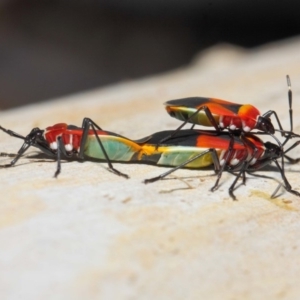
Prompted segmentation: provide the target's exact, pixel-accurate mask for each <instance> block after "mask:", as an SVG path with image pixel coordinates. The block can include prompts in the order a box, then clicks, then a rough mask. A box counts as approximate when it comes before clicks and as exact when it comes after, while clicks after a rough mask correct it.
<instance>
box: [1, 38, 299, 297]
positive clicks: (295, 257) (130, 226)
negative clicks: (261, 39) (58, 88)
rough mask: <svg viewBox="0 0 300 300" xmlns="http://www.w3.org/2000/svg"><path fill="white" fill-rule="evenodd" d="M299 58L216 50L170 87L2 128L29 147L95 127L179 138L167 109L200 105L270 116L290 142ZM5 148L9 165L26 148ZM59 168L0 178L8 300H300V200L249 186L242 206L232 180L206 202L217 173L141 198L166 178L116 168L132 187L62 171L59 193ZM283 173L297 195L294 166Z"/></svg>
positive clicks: (6, 143) (105, 98)
mask: <svg viewBox="0 0 300 300" xmlns="http://www.w3.org/2000/svg"><path fill="white" fill-rule="evenodd" d="M299 50H300V40H299V39H298V40H297V39H295V40H287V41H284V42H282V43H277V44H271V45H268V46H266V47H262V48H258V49H254V50H252V51H246V50H243V49H238V48H234V47H230V46H228V45H220V46H219V47H215V48H213V49H210V50H209V51H207V52H206V53H203V54H201V55H200V56H199V57H198V58H197V59H195V60H194V62H193V64H191V66H188V67H187V68H183V69H180V70H176V71H174V72H170V73H168V74H164V75H161V76H157V77H153V78H146V79H143V80H139V81H133V82H124V83H121V84H118V85H114V86H111V87H107V88H105V89H100V90H93V91H90V92H87V93H82V94H77V95H71V96H69V97H65V98H62V99H58V100H55V101H49V102H47V103H45V104H40V105H32V106H27V107H22V108H18V109H14V110H10V111H6V112H2V113H0V124H1V125H2V126H3V127H6V128H9V129H12V130H14V131H16V132H18V133H20V134H23V135H25V134H27V133H28V132H29V131H30V130H31V128H33V127H35V126H38V127H40V128H44V127H46V126H49V125H53V124H55V123H58V122H67V123H70V124H75V125H80V124H81V121H82V119H83V117H90V118H91V119H93V120H94V121H95V122H97V123H98V124H99V125H100V126H101V127H102V128H104V129H106V130H110V131H114V132H117V133H120V134H122V135H125V136H128V137H130V138H141V137H143V136H146V135H149V134H150V133H152V132H155V131H159V130H164V129H173V128H176V127H177V126H178V125H179V122H178V121H176V120H175V119H171V118H170V117H169V116H168V115H167V114H166V112H165V111H164V107H163V105H162V104H163V102H165V101H167V100H169V99H176V98H181V97H188V96H196V95H197V96H211V97H218V98H223V99H227V100H231V101H233V102H239V103H252V104H254V105H256V106H257V107H258V108H259V109H260V111H261V112H266V111H268V110H270V109H274V110H276V111H277V112H278V115H279V117H280V119H281V120H282V122H283V124H284V127H285V128H288V126H289V121H288V120H289V118H288V104H287V86H286V80H285V75H286V74H289V75H290V76H291V80H292V86H293V93H294V115H295V120H294V123H295V124H294V125H295V126H294V127H295V131H297V132H300V121H299V117H298V116H299V115H300V105H299V101H300V59H299ZM0 141H1V143H0V145H1V147H0V152H13V153H15V152H16V151H17V150H18V149H19V147H20V140H17V139H14V138H11V137H9V136H8V135H6V134H4V133H2V132H0ZM34 153H35V150H34V149H32V150H31V152H30V154H34ZM292 156H294V157H297V156H300V150H299V149H295V151H294V152H293V153H292ZM7 162H9V159H7V158H3V157H2V158H1V164H4V163H7ZM55 167H56V165H55V163H54V162H53V161H52V160H49V161H48V160H47V161H45V160H42V161H41V160H39V159H38V158H28V157H24V158H22V159H21V160H20V162H19V163H18V164H17V166H16V167H14V168H10V169H1V170H0V178H1V181H0V187H1V200H0V245H1V246H0V298H1V299H64V300H66V299H72V300H73V299H299V294H300V288H299V284H298V282H299V277H300V268H299V265H300V221H299V220H300V199H299V198H297V197H295V196H293V195H291V194H289V193H286V192H284V193H283V194H282V195H281V196H280V197H279V198H277V199H276V200H271V199H270V197H269V196H270V194H271V193H272V192H273V190H274V189H275V188H276V186H277V183H276V182H275V181H274V180H269V179H261V178H256V177H251V176H249V179H248V181H247V185H246V186H240V187H239V188H238V189H237V190H236V192H235V193H236V196H237V198H238V201H235V202H234V201H232V200H231V199H230V198H229V196H228V193H227V189H228V187H229V186H230V183H231V182H232V180H233V177H232V175H230V174H227V173H225V174H224V176H223V177H222V183H223V184H222V186H221V187H220V188H219V190H217V191H216V192H214V193H212V192H210V191H209V189H210V187H211V186H212V185H213V184H214V182H215V177H214V176H211V175H212V174H213V171H212V170H208V171H201V170H200V171H189V170H179V171H178V172H177V173H175V174H174V176H170V179H169V180H163V181H160V182H157V183H154V184H149V185H144V184H142V183H141V182H142V180H143V179H145V178H149V177H152V176H156V175H158V174H160V173H162V172H163V171H164V170H166V168H158V167H155V166H149V165H134V164H115V167H116V168H118V169H119V170H120V171H122V172H125V173H128V174H130V176H131V179H129V180H126V179H123V178H120V177H118V176H116V175H114V174H112V173H110V172H108V171H107V170H106V164H104V163H103V164H102V163H99V164H98V163H95V162H84V163H78V162H76V161H73V162H66V163H63V164H62V174H61V175H60V176H59V178H58V179H54V178H53V174H54V171H55ZM286 168H287V173H286V174H287V177H288V179H289V180H290V183H291V184H292V186H294V187H295V189H297V190H298V191H299V190H300V186H299V180H298V179H297V178H298V172H299V171H300V167H299V165H293V166H290V165H287V167H286ZM259 174H266V175H269V176H272V177H273V176H274V177H276V178H280V176H279V174H278V172H275V171H274V170H273V169H271V171H270V170H269V171H265V172H262V171H260V172H259Z"/></svg>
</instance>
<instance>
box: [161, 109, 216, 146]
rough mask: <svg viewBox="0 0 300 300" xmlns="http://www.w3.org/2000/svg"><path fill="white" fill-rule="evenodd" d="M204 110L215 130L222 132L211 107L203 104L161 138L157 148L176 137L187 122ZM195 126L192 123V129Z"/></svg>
mask: <svg viewBox="0 0 300 300" xmlns="http://www.w3.org/2000/svg"><path fill="white" fill-rule="evenodd" d="M202 110H203V111H204V112H205V114H206V116H207V118H208V119H209V121H210V123H211V125H212V126H213V127H214V128H215V130H216V131H217V133H220V132H221V129H220V127H219V126H218V124H217V122H216V120H215V119H214V117H213V115H212V113H211V111H210V110H209V108H208V107H207V106H201V107H200V108H198V109H197V110H196V111H195V112H194V113H193V114H192V115H190V116H189V117H188V118H187V119H186V120H185V121H184V122H183V123H182V124H181V125H180V126H179V127H178V128H176V129H175V130H174V132H173V133H172V134H170V135H168V136H166V137H164V138H163V139H161V140H160V141H159V142H158V144H157V145H156V149H157V148H158V147H159V146H160V145H161V144H162V143H164V142H166V141H168V140H169V139H171V138H172V137H174V136H175V135H176V133H178V132H179V131H180V129H181V128H182V127H183V126H184V125H185V124H187V123H188V122H189V121H190V120H191V119H192V118H193V117H194V116H196V115H197V114H198V113H199V112H200V111H202ZM194 126H195V124H193V125H192V127H191V129H193V128H194Z"/></svg>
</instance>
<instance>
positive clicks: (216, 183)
mask: <svg viewBox="0 0 300 300" xmlns="http://www.w3.org/2000/svg"><path fill="white" fill-rule="evenodd" d="M233 144H234V138H233V135H230V143H229V146H228V149H227V151H226V156H225V158H224V163H223V165H222V166H221V169H220V170H219V172H218V174H217V180H216V182H215V184H214V186H213V187H212V188H211V189H210V190H211V191H212V192H214V191H215V190H216V189H217V187H218V185H219V181H220V179H221V177H222V173H223V171H224V169H225V167H226V166H227V165H228V161H229V159H230V157H231V155H232V152H233Z"/></svg>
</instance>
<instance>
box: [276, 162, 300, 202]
mask: <svg viewBox="0 0 300 300" xmlns="http://www.w3.org/2000/svg"><path fill="white" fill-rule="evenodd" d="M273 161H274V162H275V164H276V166H277V168H278V170H279V172H280V175H281V177H282V180H283V182H284V188H285V189H286V191H288V192H289V193H291V194H294V195H296V196H298V197H300V193H299V192H297V191H295V190H293V189H292V186H291V185H290V183H289V182H288V180H287V178H286V177H285V172H284V169H283V168H281V167H280V165H279V163H278V161H277V160H276V159H274V160H273ZM277 191H278V188H277V189H276V190H275V192H274V193H273V194H272V195H271V198H274V197H275V195H276V193H277Z"/></svg>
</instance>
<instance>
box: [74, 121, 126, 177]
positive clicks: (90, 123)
mask: <svg viewBox="0 0 300 300" xmlns="http://www.w3.org/2000/svg"><path fill="white" fill-rule="evenodd" d="M82 129H83V134H82V139H81V143H80V151H79V155H78V157H79V158H81V159H83V158H84V146H85V143H86V140H87V137H88V134H89V130H90V129H91V130H92V131H93V133H94V135H95V137H96V140H97V142H98V144H99V147H100V149H101V151H102V152H103V154H104V156H105V159H106V162H107V164H108V168H109V170H110V171H111V172H113V173H114V174H116V175H119V176H122V177H125V178H129V176H128V175H127V174H124V173H122V172H120V171H118V170H117V169H115V168H114V167H113V165H112V162H111V160H110V159H109V157H108V154H107V152H106V150H105V148H104V146H103V143H102V141H101V139H100V138H99V136H98V134H97V130H102V129H101V128H100V127H99V126H98V125H97V124H96V123H95V122H94V121H93V120H91V119H89V118H84V119H83V122H82Z"/></svg>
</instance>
